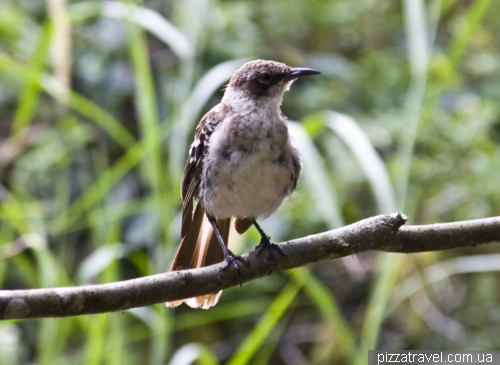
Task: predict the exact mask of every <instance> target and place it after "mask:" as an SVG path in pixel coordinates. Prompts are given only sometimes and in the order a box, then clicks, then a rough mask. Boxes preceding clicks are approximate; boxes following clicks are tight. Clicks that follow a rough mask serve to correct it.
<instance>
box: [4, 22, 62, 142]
mask: <svg viewBox="0 0 500 365" xmlns="http://www.w3.org/2000/svg"><path fill="white" fill-rule="evenodd" d="M52 30H53V27H52V24H51V23H47V24H45V26H44V27H43V33H42V36H41V39H40V43H39V44H38V47H37V49H36V50H35V53H34V54H33V57H32V59H31V62H30V65H31V68H32V69H33V70H34V72H35V73H40V72H41V71H42V70H43V68H44V65H45V59H46V55H47V51H48V49H49V47H50V40H51V37H52ZM39 90H40V85H39V84H38V83H36V82H33V81H32V80H30V81H28V82H26V83H25V86H24V90H23V91H22V92H21V94H20V98H19V104H18V106H17V108H16V112H15V114H14V120H13V121H12V132H11V133H12V135H14V134H18V133H19V132H21V131H22V130H24V129H25V128H26V127H28V126H29V123H30V121H31V119H32V118H33V114H34V113H35V107H36V102H37V99H38V92H39Z"/></svg>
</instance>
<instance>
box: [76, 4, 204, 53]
mask: <svg viewBox="0 0 500 365" xmlns="http://www.w3.org/2000/svg"><path fill="white" fill-rule="evenodd" d="M68 10H69V14H70V17H71V20H72V21H73V22H79V21H83V20H89V19H91V18H93V17H96V16H105V17H109V18H115V19H120V20H127V21H130V22H133V23H135V24H137V25H139V26H140V27H142V28H144V29H146V30H147V31H149V32H150V33H151V34H153V35H154V36H156V37H157V38H158V39H159V40H161V41H162V42H163V43H165V44H166V45H168V46H169V47H170V48H171V49H172V52H174V53H175V55H176V56H177V57H179V58H180V59H181V60H186V59H190V58H193V57H194V55H195V47H194V46H193V45H192V43H191V41H190V40H189V38H188V37H186V35H185V34H184V33H183V32H181V31H180V30H179V29H177V28H176V27H174V26H173V25H172V24H171V23H170V22H169V21H168V20H167V19H165V18H164V17H163V16H162V15H161V14H159V13H158V12H157V11H155V10H153V9H148V8H144V7H140V6H136V5H132V4H124V3H121V2H118V1H106V2H102V3H97V2H93V1H83V2H79V3H77V4H72V5H71V6H69V8H68Z"/></svg>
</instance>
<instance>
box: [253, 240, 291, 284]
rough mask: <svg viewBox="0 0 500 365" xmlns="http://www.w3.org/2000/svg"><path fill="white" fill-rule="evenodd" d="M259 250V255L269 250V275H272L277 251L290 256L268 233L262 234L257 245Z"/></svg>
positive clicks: (284, 255) (286, 256)
mask: <svg viewBox="0 0 500 365" xmlns="http://www.w3.org/2000/svg"><path fill="white" fill-rule="evenodd" d="M255 249H256V250H257V256H259V255H260V254H261V253H262V251H264V250H268V251H269V263H270V264H269V273H268V275H271V273H272V272H273V270H274V265H275V259H274V258H275V252H276V251H277V252H278V253H279V254H280V255H281V256H283V257H285V258H288V255H287V254H286V252H285V251H284V250H283V249H282V248H281V246H280V245H278V244H277V243H274V242H273V241H272V240H271V237H269V236H268V235H267V234H263V235H262V239H261V240H260V243H259V245H258V246H257V247H255Z"/></svg>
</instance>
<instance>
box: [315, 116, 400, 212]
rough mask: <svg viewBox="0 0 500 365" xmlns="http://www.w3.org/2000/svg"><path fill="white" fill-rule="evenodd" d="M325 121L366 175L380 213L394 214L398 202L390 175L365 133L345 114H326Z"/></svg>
mask: <svg viewBox="0 0 500 365" xmlns="http://www.w3.org/2000/svg"><path fill="white" fill-rule="evenodd" d="M324 119H325V125H327V126H328V127H329V128H330V129H331V130H333V131H334V132H335V134H336V135H337V136H338V137H340V139H341V140H342V142H344V143H345V144H346V145H347V146H348V147H349V149H350V150H351V152H352V154H353V155H354V157H355V158H356V160H357V161H358V164H359V165H360V167H361V169H362V170H363V172H364V173H365V175H366V178H367V179H368V181H369V183H370V186H371V187H372V191H373V194H374V196H375V200H376V201H377V208H378V209H377V210H378V213H380V214H382V213H390V212H394V211H395V210H396V202H395V199H394V193H393V189H392V185H391V182H390V180H389V174H388V173H387V170H386V169H385V166H384V163H383V161H382V159H381V158H380V156H379V155H378V153H377V151H375V148H374V147H373V145H372V143H371V142H370V140H369V139H368V136H367V135H366V134H365V132H364V131H363V130H362V129H361V128H360V127H359V126H358V124H357V123H356V122H355V121H354V119H352V118H351V117H349V116H347V115H345V114H340V113H335V112H326V113H325V114H324Z"/></svg>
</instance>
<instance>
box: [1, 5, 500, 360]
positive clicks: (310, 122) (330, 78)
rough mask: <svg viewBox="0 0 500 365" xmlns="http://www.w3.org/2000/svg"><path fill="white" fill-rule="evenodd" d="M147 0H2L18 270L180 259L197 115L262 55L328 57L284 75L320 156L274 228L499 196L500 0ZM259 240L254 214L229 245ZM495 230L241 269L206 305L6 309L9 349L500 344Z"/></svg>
mask: <svg viewBox="0 0 500 365" xmlns="http://www.w3.org/2000/svg"><path fill="white" fill-rule="evenodd" d="M130 4H131V3H130V2H99V1H86V2H75V1H69V2H68V4H65V3H64V1H56V0H47V1H46V2H42V1H30V0H19V1H15V0H3V1H2V2H1V3H0V283H1V285H2V288H3V289H19V288H40V287H53V286H72V285H82V284H89V283H105V282H111V281H118V280H123V279H127V278H133V277H138V276H143V275H149V274H156V273H159V272H164V271H166V270H168V268H169V265H170V262H171V259H172V257H173V254H174V252H175V249H176V246H177V245H178V242H179V227H180V216H179V211H180V206H181V200H180V197H179V193H178V191H179V180H180V173H181V170H182V166H183V163H184V161H185V157H186V151H187V146H188V145H189V144H190V143H191V139H192V132H193V129H194V126H195V125H196V123H197V121H198V120H199V118H200V116H201V115H202V114H203V113H204V112H205V111H207V110H208V109H210V108H211V107H212V106H213V105H215V104H216V103H217V102H218V101H219V100H220V98H221V95H222V93H221V89H222V87H223V84H224V83H226V82H227V80H228V78H229V77H230V75H231V74H232V72H233V71H234V70H235V69H237V68H238V67H239V66H240V65H241V64H242V63H243V62H245V60H249V59H255V58H264V59H273V60H277V61H282V62H285V63H287V64H290V65H296V66H298V65H306V66H309V67H313V68H316V69H318V70H320V71H321V72H322V75H321V76H320V77H314V78H310V79H307V80H301V81H300V82H297V83H296V84H294V86H293V87H292V89H291V91H290V92H289V93H287V94H286V95H285V100H284V104H283V110H284V112H285V114H286V115H288V117H289V118H290V120H291V121H299V122H298V123H296V122H293V123H291V125H292V132H293V136H294V139H295V141H296V143H297V145H298V147H299V149H300V150H301V152H302V157H303V163H304V174H303V176H302V179H301V183H300V185H299V188H298V192H297V194H296V196H295V197H294V198H293V199H292V200H291V201H290V202H288V203H287V204H285V205H284V206H283V207H282V208H281V209H280V210H279V212H277V213H276V214H274V215H273V216H272V217H271V218H269V219H268V220H266V221H265V222H263V226H264V228H265V229H266V230H267V231H268V232H269V233H270V234H271V235H272V237H273V238H274V239H275V240H276V241H283V240H286V239H291V238H294V237H299V236H304V235H307V234H313V233H317V232H321V231H324V230H327V229H331V228H335V227H337V226H340V225H343V224H347V223H351V222H354V221H356V220H359V219H362V218H364V217H368V216H370V215H374V214H378V213H387V212H391V211H394V210H401V211H403V212H405V213H406V214H408V215H409V216H410V223H411V224H428V223H434V222H445V221H458V220H465V219H474V218H482V217H487V216H494V215H500V189H499V188H498V186H499V182H500V168H499V167H500V150H499V148H498V145H499V143H500V24H499V22H498V17H499V16H500V13H499V12H500V7H499V6H498V2H495V1H492V0H474V1H472V0H471V1H455V0H442V1H441V0H432V1H423V0H405V1H388V0H377V1H371V0H357V1H352V0H336V1H320V0H310V1H300V2H299V1H284V0H271V1H269V0H267V1H264V0H257V1H251V0H240V1H215V0H186V1H166V0H164V1H161V0H153V1H145V2H144V3H136V4H135V5H136V6H129V5H130ZM48 8H50V9H52V11H50V12H48V11H47V9H48ZM64 41H69V42H70V43H69V47H68V48H64V46H61V44H63V45H64ZM60 42H62V43H60ZM65 49H66V50H67V51H65ZM65 77H66V78H67V80H69V81H68V82H67V83H65V81H64V80H65ZM332 111H335V113H334V112H332ZM257 241H258V234H257V232H255V231H250V232H249V233H247V234H246V235H245V236H243V237H238V236H235V235H233V238H232V240H231V243H230V246H231V248H232V249H233V250H234V251H236V252H245V251H250V250H252V249H253V246H255V245H256V244H257ZM497 251H498V245H489V246H484V247H478V248H475V249H468V250H453V251H449V252H438V253H423V254H414V255H390V254H380V253H373V252H369V253H364V254H361V255H358V256H357V257H352V258H347V259H343V260H334V261H332V262H328V263H324V264H318V265H314V266H311V267H307V268H301V269H297V270H292V271H290V272H287V273H283V274H275V275H272V276H270V277H268V278H264V279H262V280H258V281H256V282H252V283H247V284H245V285H244V286H243V289H241V288H233V289H230V290H226V291H225V292H224V294H223V296H222V298H221V302H220V304H219V305H218V306H216V307H215V308H213V309H211V310H209V311H196V310H192V309H190V308H187V307H179V308H178V309H175V310H167V309H166V308H165V307H164V306H163V305H161V304H159V305H156V306H153V307H149V308H139V309H136V310H131V311H127V312H123V313H110V314H104V315H94V316H85V317H77V318H64V319H43V320H25V321H3V322H1V323H0V364H2V365H4V364H27V363H36V364H51V365H52V364H172V365H176V364H188V363H191V362H192V361H197V363H199V364H203V365H205V364H219V363H226V364H247V363H252V364H267V363H272V364H364V363H366V361H367V360H366V359H367V352H366V350H368V349H374V348H377V349H466V348H468V349H489V350H493V349H498V348H500V337H498V336H496V335H497V334H498V328H499V326H500V316H499V315H498V313H500V303H499V295H498V290H497V288H498V285H499V284H500V283H499V276H498V270H500V256H499V255H498V254H497V253H496V252H497Z"/></svg>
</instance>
